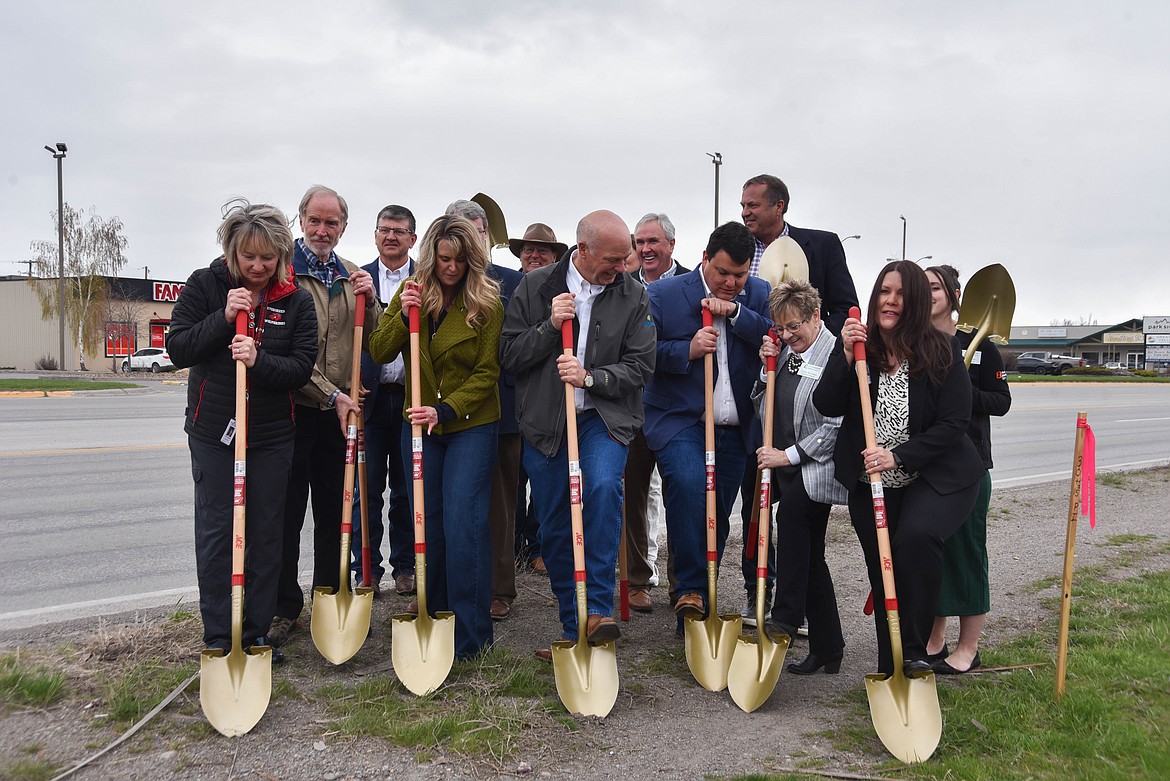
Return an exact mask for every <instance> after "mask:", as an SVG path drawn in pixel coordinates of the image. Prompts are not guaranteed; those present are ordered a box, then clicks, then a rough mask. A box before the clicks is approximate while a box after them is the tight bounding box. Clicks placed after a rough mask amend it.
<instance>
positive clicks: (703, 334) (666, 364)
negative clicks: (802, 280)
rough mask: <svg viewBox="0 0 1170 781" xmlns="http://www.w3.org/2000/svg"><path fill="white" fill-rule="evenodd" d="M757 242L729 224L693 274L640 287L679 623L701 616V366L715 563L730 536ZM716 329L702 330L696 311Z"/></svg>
mask: <svg viewBox="0 0 1170 781" xmlns="http://www.w3.org/2000/svg"><path fill="white" fill-rule="evenodd" d="M753 249H754V242H753V240H752V235H751V234H750V233H749V232H748V229H747V228H746V227H744V226H743V225H740V224H739V223H733V222H729V223H726V224H724V225H721V226H719V227H718V228H716V229H715V231H714V232H713V233H712V234H711V238H710V239H709V240H708V242H707V249H706V250H704V252H703V262H702V264H701V265H700V266H699V268H697V269H695V270H694V271H691V272H688V273H686V274H682V275H680V276H673V277H670V278H668V279H662V280H659V281H658V282H655V283H654V284H652V285H650V286H649V287H648V288H647V291H648V292H649V294H650V313H651V315H652V316H653V318H654V325H655V326H656V328H657V331H658V348H657V360H656V363H655V368H654V374H653V376H652V377H651V378H650V382H649V383H647V385H646V391H645V393H644V394H643V399H644V401H645V404H646V423H645V425H644V426H643V428H642V430H643V432H644V433H645V435H646V444H647V445H649V447H650V449H651V450H653V451H654V455H655V457H656V458H657V459H658V468H659V470H660V471H661V472H662V483H663V487H664V490H665V504H666V529H667V536H666V539H667V543H668V544H669V545H670V550H671V553H672V554H673V556H674V575H675V580H676V582H677V583H676V589H677V599H676V600H675V603H674V612H675V614H676V615H677V616H678V624H677V629H676V631H677V632H678V633H679V634H681V633H682V619H683V618H684V617H685V616H692V617H694V618H701V617H702V616H704V615H705V614H706V612H707V609H708V607H709V606H708V605H707V599H706V597H707V544H706V540H707V532H706V524H705V523H703V519H704V518H706V517H707V513H706V487H705V480H704V479H703V477H702V476H703V475H704V474H705V473H706V459H705V453H706V444H705V442H706V438H705V422H706V421H705V415H706V413H705V406H706V405H705V403H704V358H705V356H707V355H710V356H711V357H712V359H713V361H712V363H713V369H714V386H715V387H714V404H713V408H712V415H713V417H714V425H715V486H714V489H715V495H716V500H715V504H716V510H715V521H716V527H715V530H716V535H715V536H716V549H717V558H716V562H718V561H719V559H720V558H722V555H723V546H724V543H725V542H726V541H727V533H728V530H729V522H728V514H729V513H730V511H731V505H732V504H733V503H734V502H735V493H736V490H737V489H738V487H739V485H740V482H741V481H742V479H743V472H744V465H745V463H746V462H747V454H748V453H749V452H751V448H752V447H753V443H752V441H751V433H752V421H753V419H754V411H753V409H752V404H751V391H752V386H753V384H754V383H755V380H756V377H757V376H758V375H759V366H760V359H759V349H760V342H761V340H762V339H763V337H764V334H766V333H767V332H768V329H769V328H770V327H771V325H772V321H771V319H770V317H769V314H768V291H769V290H770V286H769V285H768V283H767V282H765V281H763V280H762V279H758V278H755V277H751V276H750V275H749V273H748V272H749V269H750V266H751V261H752V254H753ZM703 310H707V311H709V312H710V313H711V315H712V320H713V323H712V325H710V326H706V327H704V326H703V320H702V312H703Z"/></svg>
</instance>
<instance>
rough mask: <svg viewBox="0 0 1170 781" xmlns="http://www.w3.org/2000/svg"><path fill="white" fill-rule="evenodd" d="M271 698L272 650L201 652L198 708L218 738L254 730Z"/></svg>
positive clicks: (264, 646) (217, 650) (255, 648)
mask: <svg viewBox="0 0 1170 781" xmlns="http://www.w3.org/2000/svg"><path fill="white" fill-rule="evenodd" d="M271 697H272V649H271V648H270V647H268V646H266V645H257V646H252V648H251V649H250V652H249V653H244V651H243V649H241V648H233V649H232V650H231V651H230V652H229V653H227V654H224V652H223V651H221V650H219V649H215V650H209V651H204V652H203V654H202V656H201V657H200V659H199V705H200V706H201V707H202V708H203V715H204V716H206V717H207V721H208V722H210V724H211V726H213V727H215V729H216V730H217V731H219V733H220V734H222V735H225V736H226V737H229V738H234V737H236V736H237V735H243V734H245V733H246V732H248V731H249V730H251V729H252V727H255V726H256V724H257V722H259V721H260V719H261V717H263V716H264V712H265V711H266V710H268V701H269V699H270V698H271Z"/></svg>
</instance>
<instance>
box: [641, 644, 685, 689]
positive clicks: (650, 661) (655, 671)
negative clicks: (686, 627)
mask: <svg viewBox="0 0 1170 781" xmlns="http://www.w3.org/2000/svg"><path fill="white" fill-rule="evenodd" d="M630 673H631V675H632V676H633V677H636V678H646V677H653V676H656V675H671V676H674V677H675V678H678V679H680V680H683V681H693V680H694V676H693V675H691V668H690V667H688V666H687V652H686V648H685V647H684V646H683V645H682V643H681V642H680V643H679V644H678V645H677V646H675V647H673V648H659V649H656V650H654V651H653V652H652V653H651V654H650V655H649V656H648V657H646V658H645V659H640V660H638V661H636V662H634V664H633V665H631V670H630Z"/></svg>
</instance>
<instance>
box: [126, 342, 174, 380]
mask: <svg viewBox="0 0 1170 781" xmlns="http://www.w3.org/2000/svg"><path fill="white" fill-rule="evenodd" d="M139 369H141V370H143V371H145V370H146V369H150V370H151V371H152V372H154V373H155V374H158V373H159V372H171V371H174V370H175V365H174V364H173V363H171V356H170V355H168V354H167V351H166V349H165V348H162V347H143V348H142V349H141V350H138V351H137V352H135V353H134V354H133V355H131V356H130V360H129V361H122V371H123V372H132V371H138V370H139Z"/></svg>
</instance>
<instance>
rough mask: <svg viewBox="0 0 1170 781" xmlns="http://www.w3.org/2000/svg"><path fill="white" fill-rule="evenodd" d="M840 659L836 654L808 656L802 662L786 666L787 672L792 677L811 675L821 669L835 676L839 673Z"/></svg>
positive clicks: (840, 655) (839, 655)
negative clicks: (792, 675)
mask: <svg viewBox="0 0 1170 781" xmlns="http://www.w3.org/2000/svg"><path fill="white" fill-rule="evenodd" d="M841 657H842V654H840V653H838V654H837V655H836V656H817V655H816V654H809V655H808V656H806V657H804V661H801V662H792V663H791V664H789V665H788V672H790V673H793V674H794V675H812V674H813V673H815V672H816V671H817V670H819V669H821V668H822V667H823V668H825V672H826V673H827V674H829V675H836V674H837V673H839V672H841Z"/></svg>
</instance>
